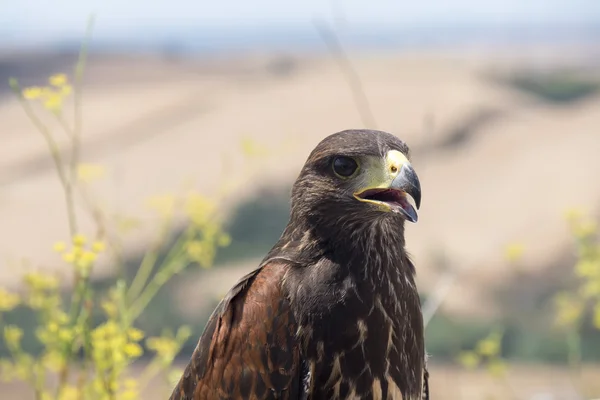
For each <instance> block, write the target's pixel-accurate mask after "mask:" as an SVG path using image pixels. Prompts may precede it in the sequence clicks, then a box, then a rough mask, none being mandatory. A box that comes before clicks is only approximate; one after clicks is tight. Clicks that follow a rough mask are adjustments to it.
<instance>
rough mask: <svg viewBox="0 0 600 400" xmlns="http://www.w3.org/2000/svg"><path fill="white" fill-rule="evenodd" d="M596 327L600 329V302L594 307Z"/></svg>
mask: <svg viewBox="0 0 600 400" xmlns="http://www.w3.org/2000/svg"><path fill="white" fill-rule="evenodd" d="M593 321H594V326H595V327H596V328H597V329H600V302H598V303H596V305H595V306H594V318H593Z"/></svg>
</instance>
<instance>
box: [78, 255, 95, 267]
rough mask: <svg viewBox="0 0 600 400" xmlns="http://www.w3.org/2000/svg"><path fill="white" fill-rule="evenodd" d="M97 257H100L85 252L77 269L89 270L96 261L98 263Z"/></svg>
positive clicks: (79, 260)
mask: <svg viewBox="0 0 600 400" xmlns="http://www.w3.org/2000/svg"><path fill="white" fill-rule="evenodd" d="M97 257H98V256H97V255H96V253H93V252H91V251H84V252H82V254H81V256H80V257H79V259H78V260H77V267H79V268H81V269H88V268H89V267H90V266H91V265H92V264H93V263H94V261H96V258H97Z"/></svg>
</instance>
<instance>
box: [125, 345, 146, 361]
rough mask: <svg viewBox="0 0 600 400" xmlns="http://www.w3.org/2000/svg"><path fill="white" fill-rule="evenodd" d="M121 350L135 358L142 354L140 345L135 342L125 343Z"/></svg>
mask: <svg viewBox="0 0 600 400" xmlns="http://www.w3.org/2000/svg"><path fill="white" fill-rule="evenodd" d="M123 351H124V352H125V354H126V355H127V356H128V357H130V358H137V357H139V356H141V355H142V354H143V352H144V351H143V350H142V346H140V345H139V344H137V343H127V344H126V345H125V347H123Z"/></svg>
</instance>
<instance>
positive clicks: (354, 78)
mask: <svg viewBox="0 0 600 400" xmlns="http://www.w3.org/2000/svg"><path fill="white" fill-rule="evenodd" d="M313 24H314V26H315V28H316V29H317V32H318V33H319V35H320V36H321V39H323V41H324V42H325V44H326V45H327V47H328V48H329V51H330V53H331V55H332V56H333V57H334V58H335V59H336V61H337V62H338V64H339V66H340V68H341V70H342V72H343V73H344V75H345V76H346V81H347V82H348V86H350V89H351V91H352V96H353V97H354V103H355V105H356V108H357V109H358V112H359V114H360V117H361V119H362V123H363V125H365V127H368V128H372V129H377V123H376V122H375V117H374V116H373V112H372V111H371V105H370V103H369V99H368V98H367V95H366V94H365V90H364V87H363V84H362V81H361V79H360V77H359V76H358V73H357V72H356V69H355V68H354V66H353V65H352V62H351V61H350V58H349V57H348V55H347V54H346V52H345V51H344V47H343V46H342V44H341V42H340V40H339V38H338V36H337V34H336V33H335V31H334V30H332V29H330V28H329V27H328V26H326V24H325V23H323V22H319V21H318V20H313Z"/></svg>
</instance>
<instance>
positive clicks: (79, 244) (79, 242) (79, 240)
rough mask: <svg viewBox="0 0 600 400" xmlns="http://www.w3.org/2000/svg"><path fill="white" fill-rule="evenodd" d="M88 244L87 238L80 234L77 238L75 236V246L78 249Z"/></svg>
mask: <svg viewBox="0 0 600 400" xmlns="http://www.w3.org/2000/svg"><path fill="white" fill-rule="evenodd" d="M86 242H87V238H86V237H85V235H82V234H80V233H78V234H76V235H75V236H73V245H75V246H77V247H82V246H84V245H85V243H86Z"/></svg>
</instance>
